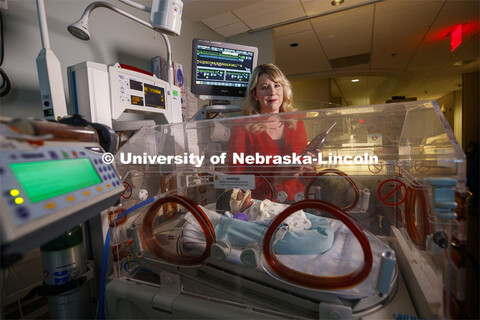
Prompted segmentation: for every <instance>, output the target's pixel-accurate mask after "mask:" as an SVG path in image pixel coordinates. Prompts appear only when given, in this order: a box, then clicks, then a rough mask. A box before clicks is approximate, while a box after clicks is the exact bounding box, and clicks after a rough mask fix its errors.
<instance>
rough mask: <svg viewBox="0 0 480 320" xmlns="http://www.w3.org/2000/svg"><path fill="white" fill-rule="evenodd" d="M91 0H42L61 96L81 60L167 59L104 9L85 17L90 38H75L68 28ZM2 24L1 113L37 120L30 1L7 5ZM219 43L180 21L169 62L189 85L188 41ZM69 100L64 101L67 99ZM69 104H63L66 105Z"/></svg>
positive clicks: (140, 32)
mask: <svg viewBox="0 0 480 320" xmlns="http://www.w3.org/2000/svg"><path fill="white" fill-rule="evenodd" d="M91 2H93V1H90V0H88V1H87V0H45V8H46V12H47V23H48V28H49V36H50V45H51V49H52V50H53V52H54V53H55V55H56V56H57V58H58V60H59V61H60V63H61V65H62V70H63V84H64V88H65V95H66V96H68V87H67V73H66V69H67V67H68V66H70V65H74V64H77V63H79V62H82V61H87V60H88V61H94V62H99V63H105V64H111V63H114V62H122V63H125V64H130V65H133V66H135V67H137V68H141V69H145V70H147V71H151V66H150V58H151V57H154V56H158V55H160V56H163V57H166V48H165V44H164V41H163V38H162V36H160V35H159V34H158V33H156V32H155V31H153V30H151V29H148V28H146V27H144V26H142V25H140V24H138V23H136V22H134V21H132V20H130V19H128V18H125V17H123V16H121V15H119V14H117V13H115V12H113V11H111V10H109V9H106V8H97V9H95V10H94V11H93V12H92V14H91V15H90V19H89V26H90V34H91V40H89V41H82V40H79V39H77V38H75V37H73V36H72V35H70V33H69V32H68V31H67V26H68V25H69V24H70V23H73V22H75V21H76V20H77V19H79V18H80V16H81V15H82V13H83V11H84V9H85V8H86V7H87V6H88V4H90V3H91ZM107 2H110V3H112V4H114V5H115V6H117V7H119V8H121V9H123V10H124V11H127V12H129V13H131V14H134V15H136V16H137V17H139V18H141V19H143V20H145V21H148V18H149V14H148V13H147V12H143V11H140V10H138V9H135V8H132V7H130V6H128V5H125V4H123V3H121V2H119V1H114V0H107ZM2 13H3V20H4V21H3V22H4V46H5V48H4V50H5V53H4V61H3V65H2V69H3V70H4V71H5V72H6V74H7V75H8V77H9V78H10V80H11V83H12V90H11V91H10V93H9V94H7V95H6V96H4V97H2V98H1V100H0V115H2V116H9V117H36V118H42V117H43V114H42V112H41V110H42V108H41V105H40V93H39V89H38V88H39V87H38V77H37V69H36V63H35V59H36V57H37V55H38V53H39V51H40V49H41V47H42V44H41V40H40V29H39V26H38V17H37V9H36V4H35V1H34V0H15V1H8V10H6V11H2ZM197 37H198V38H203V39H209V40H218V41H224V40H225V39H224V38H223V37H222V36H220V35H219V34H217V33H215V32H213V31H212V30H210V29H208V28H207V27H206V26H205V25H204V24H202V23H197V22H192V21H188V20H186V19H183V25H182V32H181V35H180V36H179V37H169V39H170V42H171V45H172V51H173V60H174V61H176V62H178V63H181V64H183V66H184V68H185V78H186V84H187V85H188V86H190V74H191V70H190V69H191V55H192V40H193V38H197ZM67 99H68V97H67ZM67 103H68V101H67Z"/></svg>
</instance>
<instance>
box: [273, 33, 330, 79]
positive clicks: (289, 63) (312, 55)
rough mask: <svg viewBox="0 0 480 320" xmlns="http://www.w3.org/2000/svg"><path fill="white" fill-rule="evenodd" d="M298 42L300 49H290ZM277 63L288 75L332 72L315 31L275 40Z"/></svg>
mask: <svg viewBox="0 0 480 320" xmlns="http://www.w3.org/2000/svg"><path fill="white" fill-rule="evenodd" d="M293 42H296V43H298V44H299V45H298V47H293V48H292V47H290V44H291V43H293ZM274 50H275V53H276V55H275V63H276V64H277V65H278V66H279V67H280V68H281V69H282V70H283V72H285V74H287V75H296V74H308V73H315V72H324V71H328V70H331V69H330V65H329V64H328V61H327V58H326V57H325V54H324V53H323V50H322V47H321V46H320V44H319V43H318V41H317V39H316V37H315V34H314V32H313V31H307V32H302V33H299V34H295V35H293V36H285V37H281V38H276V39H274Z"/></svg>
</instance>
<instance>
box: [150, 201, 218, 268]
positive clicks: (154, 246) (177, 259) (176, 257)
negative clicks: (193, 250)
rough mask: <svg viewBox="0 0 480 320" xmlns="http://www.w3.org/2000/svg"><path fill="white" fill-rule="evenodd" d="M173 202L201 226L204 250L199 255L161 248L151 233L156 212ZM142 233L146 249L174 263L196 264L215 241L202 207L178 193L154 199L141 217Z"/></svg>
mask: <svg viewBox="0 0 480 320" xmlns="http://www.w3.org/2000/svg"><path fill="white" fill-rule="evenodd" d="M169 202H173V203H178V204H180V205H181V206H183V207H185V209H187V210H188V211H190V212H191V213H192V214H193V216H194V217H195V219H197V221H198V223H199V224H200V227H201V228H202V231H203V233H204V234H205V241H206V246H205V251H204V252H203V253H202V254H201V255H197V256H188V255H182V254H177V253H171V252H168V251H166V250H164V249H162V246H161V244H160V243H159V242H158V240H157V238H156V237H155V236H154V234H153V223H154V220H155V217H156V215H157V212H158V211H159V210H160V209H161V208H162V207H163V205H165V204H166V203H169ZM141 230H142V235H143V240H144V242H145V246H146V247H147V249H148V250H149V251H150V252H151V253H152V254H153V255H155V256H156V257H158V258H160V259H162V260H164V261H166V262H169V263H172V264H176V265H186V266H189V265H195V264H198V263H200V262H202V261H204V260H205V259H207V258H208V257H209V256H210V246H211V245H212V244H213V243H214V242H215V241H216V240H215V231H214V230H213V226H212V224H211V223H210V220H209V219H208V217H207V216H206V215H205V213H204V212H203V210H202V209H200V207H199V206H198V205H197V204H196V203H195V202H193V201H192V200H190V199H188V198H186V197H184V196H179V195H173V196H168V197H165V198H162V199H159V200H157V201H155V202H154V203H153V204H152V205H151V206H150V208H149V209H148V211H147V213H146V214H145V217H144V218H143V223H142V229H141Z"/></svg>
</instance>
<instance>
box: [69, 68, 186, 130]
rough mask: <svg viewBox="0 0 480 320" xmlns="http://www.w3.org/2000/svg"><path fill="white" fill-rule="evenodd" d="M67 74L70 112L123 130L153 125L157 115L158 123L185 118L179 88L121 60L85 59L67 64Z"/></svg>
mask: <svg viewBox="0 0 480 320" xmlns="http://www.w3.org/2000/svg"><path fill="white" fill-rule="evenodd" d="M68 78H69V88H70V89H69V90H70V102H71V103H70V113H75V114H80V115H82V116H84V117H85V118H86V119H87V120H89V121H91V122H97V123H102V124H105V125H107V126H109V127H111V128H113V129H114V130H116V131H121V130H137V129H139V128H140V127H143V126H148V125H154V124H155V121H154V120H153V118H154V117H157V122H158V123H177V122H181V121H182V105H181V96H180V88H179V87H176V86H172V87H170V85H169V84H168V83H167V82H165V81H163V80H160V79H158V78H157V77H155V76H153V75H148V74H146V73H142V72H140V71H134V70H129V69H125V68H122V67H121V66H120V64H118V63H116V64H114V65H111V66H107V65H105V64H101V63H96V62H91V61H85V62H82V63H79V64H76V65H74V66H70V67H68ZM132 84H133V87H132ZM105 106H110V108H108V107H105ZM158 116H161V118H162V119H160V120H158ZM158 123H157V124H158Z"/></svg>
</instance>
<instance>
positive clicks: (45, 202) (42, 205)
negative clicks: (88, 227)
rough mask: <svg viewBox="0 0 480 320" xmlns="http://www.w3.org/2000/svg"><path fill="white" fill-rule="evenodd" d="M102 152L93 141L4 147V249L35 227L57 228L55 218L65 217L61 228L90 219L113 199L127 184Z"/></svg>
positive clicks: (0, 168) (0, 169) (0, 161)
mask: <svg viewBox="0 0 480 320" xmlns="http://www.w3.org/2000/svg"><path fill="white" fill-rule="evenodd" d="M103 154H104V153H103V151H102V150H101V148H99V147H98V145H97V146H96V145H95V143H93V144H92V146H90V145H88V146H87V145H81V144H79V145H77V144H76V143H75V142H74V143H70V144H66V143H57V144H55V143H53V145H52V143H49V144H47V145H44V146H40V147H36V148H25V149H22V148H21V147H20V148H8V149H3V150H2V152H1V153H0V180H1V183H0V193H1V195H0V202H1V209H2V214H1V216H0V222H1V231H2V233H1V244H2V250H3V249H4V247H5V248H7V247H8V244H9V243H10V242H12V241H14V240H16V239H18V238H22V237H27V236H28V235H29V234H30V233H32V232H41V230H42V229H45V231H46V232H47V233H48V232H50V234H52V233H54V232H55V231H56V230H55V231H53V229H52V228H53V226H54V224H55V223H56V222H57V221H62V223H61V224H60V228H59V232H61V231H64V230H65V229H62V228H63V226H67V225H69V224H74V223H81V222H83V221H86V220H88V219H90V218H91V217H92V216H94V215H96V214H99V213H100V211H101V210H103V209H105V208H106V207H108V206H109V205H113V204H114V203H115V202H116V201H117V200H118V199H119V195H120V193H121V192H122V191H123V185H122V182H121V180H120V177H119V176H118V174H117V172H116V170H115V168H114V167H113V165H112V164H110V163H105V162H104V161H103V160H102V155H103ZM98 204H101V205H100V206H98ZM89 208H90V209H91V210H88V209H89ZM69 219H70V220H71V221H68V220H69ZM73 220H75V221H73ZM40 238H43V236H42V237H40ZM45 238H47V237H45ZM30 241H32V239H31V240H30ZM41 244H42V243H41V242H40V243H37V246H38V245H41Z"/></svg>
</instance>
